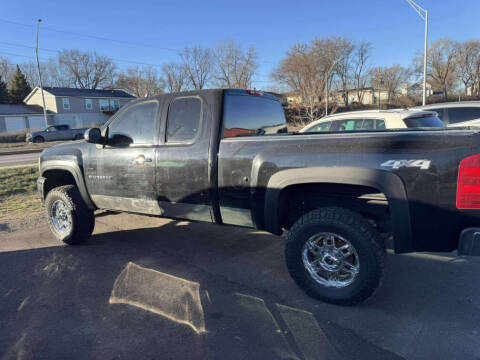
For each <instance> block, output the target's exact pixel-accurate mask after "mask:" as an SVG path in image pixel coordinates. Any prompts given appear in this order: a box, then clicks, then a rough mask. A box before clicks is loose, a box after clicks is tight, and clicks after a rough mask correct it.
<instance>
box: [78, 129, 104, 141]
mask: <svg viewBox="0 0 480 360" xmlns="http://www.w3.org/2000/svg"><path fill="white" fill-rule="evenodd" d="M83 136H84V138H85V141H86V142H89V143H91V144H103V137H102V133H101V132H100V129H99V128H90V129H88V130H86V131H85V134H84V135H83Z"/></svg>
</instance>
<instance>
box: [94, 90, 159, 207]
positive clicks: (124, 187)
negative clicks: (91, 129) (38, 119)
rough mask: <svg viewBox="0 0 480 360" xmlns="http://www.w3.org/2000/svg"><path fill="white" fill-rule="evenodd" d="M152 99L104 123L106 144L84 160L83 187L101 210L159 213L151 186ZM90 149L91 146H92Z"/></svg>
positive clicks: (155, 106) (155, 105) (154, 116)
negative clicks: (105, 125) (94, 156)
mask: <svg viewBox="0 0 480 360" xmlns="http://www.w3.org/2000/svg"><path fill="white" fill-rule="evenodd" d="M157 120H158V102H157V101H156V100H152V101H147V102H141V103H138V104H132V105H130V106H127V107H126V108H124V109H122V110H121V112H120V113H119V114H118V116H116V117H115V118H114V119H113V120H112V121H111V122H110V124H109V125H108V128H107V132H106V137H107V140H106V145H105V146H104V147H103V148H100V149H95V150H96V151H94V152H95V154H96V159H94V158H90V159H88V164H87V169H86V171H87V176H86V178H87V186H88V188H89V191H90V194H91V197H92V200H93V201H94V203H95V204H96V205H97V206H98V207H99V208H102V209H111V210H121V211H131V212H139V213H146V214H160V213H161V211H160V209H159V206H158V202H157V199H156V189H155V144H156V141H157V139H156V137H157V136H156V134H157V126H158V125H157V124H158V121H157ZM92 150H93V149H92Z"/></svg>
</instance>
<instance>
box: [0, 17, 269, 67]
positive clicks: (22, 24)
mask: <svg viewBox="0 0 480 360" xmlns="http://www.w3.org/2000/svg"><path fill="white" fill-rule="evenodd" d="M0 22H4V23H7V24H11V25H17V26H23V27H29V28H34V27H35V26H34V25H29V24H24V23H19V22H16V21H11V20H6V19H0ZM42 30H47V31H51V32H56V33H61V34H67V35H74V36H80V37H86V38H91V39H96V40H102V41H111V42H115V43H117V44H126V45H133V46H139V47H147V48H151V49H158V50H165V51H173V52H175V53H177V54H178V53H180V51H181V50H179V49H173V48H168V47H162V46H155V45H150V44H141V43H137V42H133V41H125V40H118V39H112V38H108V37H103V36H96V35H89V34H81V33H77V32H72V31H65V30H58V29H54V28H50V27H44V26H43V27H42ZM51 51H55V50H51ZM117 60H118V59H117ZM118 61H124V62H127V61H128V60H118ZM259 62H260V63H265V64H276V62H274V61H266V60H262V61H259ZM132 63H133V62H132ZM153 66H158V65H153Z"/></svg>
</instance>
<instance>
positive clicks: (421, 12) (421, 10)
mask: <svg viewBox="0 0 480 360" xmlns="http://www.w3.org/2000/svg"><path fill="white" fill-rule="evenodd" d="M406 1H407V2H408V3H409V4H410V6H411V7H412V8H413V10H415V12H416V13H417V14H418V16H420V17H421V18H422V20H423V21H425V44H424V48H423V100H422V104H423V105H425V104H426V98H427V46H428V10H427V9H424V8H422V7H421V6H420V5H418V4H417V3H416V2H414V1H413V0H406Z"/></svg>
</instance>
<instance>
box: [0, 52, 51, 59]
mask: <svg viewBox="0 0 480 360" xmlns="http://www.w3.org/2000/svg"><path fill="white" fill-rule="evenodd" d="M0 54H2V55H8V56H19V57H23V58H28V59H35V57H34V56H27V55H22V54H14V53H10V52H5V51H3V50H0ZM40 59H41V60H43V61H46V60H47V59H43V58H40Z"/></svg>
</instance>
